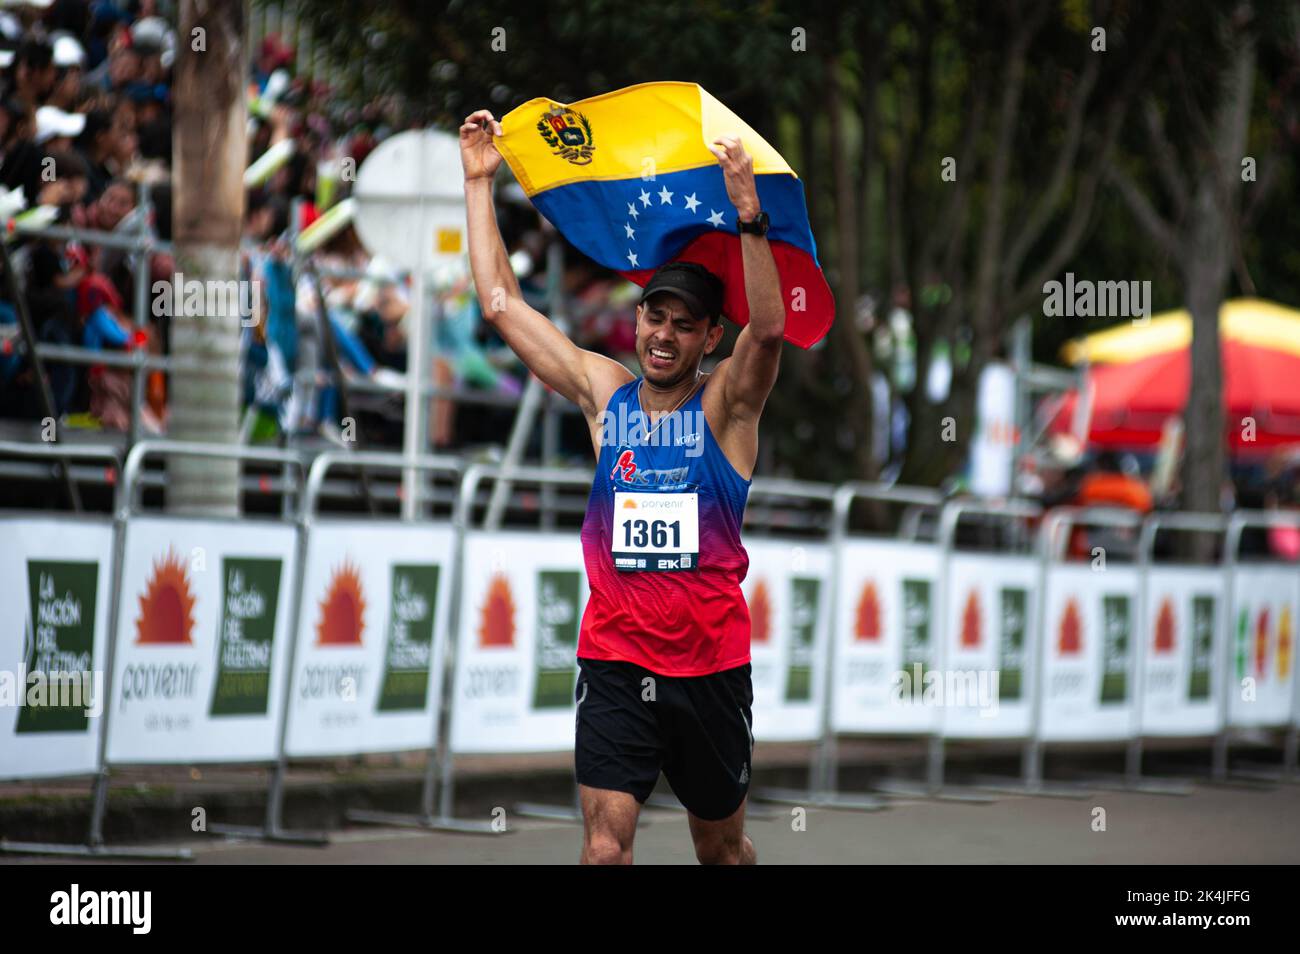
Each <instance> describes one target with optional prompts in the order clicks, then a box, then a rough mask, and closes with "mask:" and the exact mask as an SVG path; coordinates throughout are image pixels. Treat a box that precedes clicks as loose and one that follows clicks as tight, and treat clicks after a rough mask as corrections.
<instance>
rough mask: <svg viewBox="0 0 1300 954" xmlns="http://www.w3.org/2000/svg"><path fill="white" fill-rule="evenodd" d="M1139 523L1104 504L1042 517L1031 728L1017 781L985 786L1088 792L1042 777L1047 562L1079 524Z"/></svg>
mask: <svg viewBox="0 0 1300 954" xmlns="http://www.w3.org/2000/svg"><path fill="white" fill-rule="evenodd" d="M1141 523H1142V518H1141V515H1140V514H1138V513H1135V512H1134V511H1131V510H1118V509H1111V508H1105V507H1100V508H1086V507H1060V508H1057V509H1055V510H1051V511H1049V512H1048V513H1047V515H1046V516H1045V517H1044V519H1043V523H1042V527H1041V530H1040V536H1039V552H1040V559H1041V561H1042V562H1041V567H1040V573H1039V585H1038V607H1037V613H1036V614H1035V615H1036V617H1037V620H1038V625H1037V627H1036V633H1035V636H1034V640H1033V643H1034V653H1033V657H1034V662H1033V669H1034V678H1033V679H1032V681H1031V696H1032V709H1031V716H1030V719H1031V728H1030V734H1029V738H1028V739H1027V740H1026V741H1025V746H1024V752H1023V755H1022V760H1021V769H1022V778H1021V782H1020V784H1019V785H1010V786H1008V785H999V784H996V783H994V784H990V785H988V786H986V787H988V788H990V789H991V790H994V791H1010V792H1013V793H1019V794H1030V795H1042V796H1054V797H1061V798H1083V797H1086V796H1087V795H1088V793H1089V790H1090V787H1088V786H1079V785H1070V784H1051V785H1049V784H1047V783H1046V782H1044V780H1043V753H1044V750H1045V748H1046V746H1047V742H1046V741H1045V739H1044V731H1043V705H1044V695H1045V693H1044V689H1043V686H1044V683H1045V680H1046V656H1047V648H1048V625H1047V624H1048V620H1047V603H1048V600H1047V574H1048V569H1049V567H1050V566H1052V565H1053V564H1055V563H1059V562H1061V561H1062V558H1063V557H1064V555H1065V551H1066V548H1067V547H1068V545H1069V540H1070V532H1071V530H1073V529H1075V528H1082V527H1111V528H1120V529H1127V530H1132V531H1133V532H1134V533H1137V532H1138V531H1139V530H1140V528H1141ZM1092 787H1095V786H1092Z"/></svg>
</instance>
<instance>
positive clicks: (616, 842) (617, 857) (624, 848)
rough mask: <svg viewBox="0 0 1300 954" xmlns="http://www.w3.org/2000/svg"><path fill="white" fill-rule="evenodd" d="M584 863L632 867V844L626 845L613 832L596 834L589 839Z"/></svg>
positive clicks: (584, 853)
mask: <svg viewBox="0 0 1300 954" xmlns="http://www.w3.org/2000/svg"><path fill="white" fill-rule="evenodd" d="M583 863H584V864H589V865H630V864H631V863H632V843H631V842H630V841H629V842H628V843H627V844H626V845H624V844H623V843H622V842H621V841H620V839H619V838H618V836H617V835H615V834H614V833H613V832H594V833H592V834H591V835H590V836H588V838H587V845H586V847H585V849H584V850H583Z"/></svg>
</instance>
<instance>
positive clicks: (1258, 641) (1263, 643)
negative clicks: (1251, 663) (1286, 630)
mask: <svg viewBox="0 0 1300 954" xmlns="http://www.w3.org/2000/svg"><path fill="white" fill-rule="evenodd" d="M1267 672H1268V607H1267V606H1265V607H1264V608H1263V609H1261V610H1260V611H1259V616H1258V617H1256V619H1255V675H1257V676H1263V675H1264V674H1265V673H1267Z"/></svg>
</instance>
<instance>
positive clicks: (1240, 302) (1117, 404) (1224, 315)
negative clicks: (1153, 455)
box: [1049, 298, 1300, 456]
mask: <svg viewBox="0 0 1300 954" xmlns="http://www.w3.org/2000/svg"><path fill="white" fill-rule="evenodd" d="M1219 337H1220V349H1221V353H1222V356H1223V397H1224V410H1225V425H1226V428H1227V434H1226V436H1227V440H1228V447H1229V449H1230V450H1231V452H1232V453H1233V454H1234V455H1238V456H1245V455H1248V454H1251V453H1266V452H1268V451H1271V450H1273V449H1274V448H1277V447H1279V446H1284V445H1292V444H1300V311H1296V310H1294V309H1291V308H1285V307H1283V306H1282V305H1278V304H1276V303H1274V302H1269V301H1263V300H1261V299H1258V298H1237V299H1234V300H1232V301H1227V302H1224V303H1223V305H1222V307H1221V308H1220V309H1219ZM1191 344H1192V317H1191V315H1190V314H1189V313H1188V312H1187V311H1185V310H1180V311H1168V312H1163V313H1161V314H1159V315H1153V316H1152V317H1151V320H1150V321H1149V322H1146V323H1143V324H1127V325H1122V326H1120V327H1116V328H1109V329H1107V330H1106V331H1101V332H1098V333H1096V334H1092V335H1088V336H1087V337H1085V338H1080V339H1077V340H1075V341H1072V342H1070V343H1069V344H1067V345H1066V346H1065V348H1064V349H1063V355H1064V357H1065V359H1066V360H1067V361H1069V362H1070V363H1072V364H1083V363H1086V364H1087V365H1088V371H1087V387H1088V390H1089V396H1090V397H1091V420H1090V422H1089V425H1088V443H1089V444H1090V445H1092V446H1094V447H1108V448H1115V449H1120V448H1123V449H1127V450H1154V449H1155V447H1156V446H1157V445H1158V444H1159V443H1160V437H1161V432H1162V429H1163V427H1164V425H1165V422H1166V421H1167V420H1168V419H1169V418H1170V417H1172V416H1175V415H1181V414H1182V413H1183V409H1184V407H1185V406H1186V404H1187V392H1188V387H1189V385H1190V383H1191V374H1192V369H1191ZM1078 401H1079V395H1078V393H1077V392H1070V393H1069V394H1067V395H1066V397H1065V399H1064V402H1063V403H1062V405H1061V406H1060V407H1059V408H1058V409H1057V411H1056V413H1055V415H1054V416H1053V418H1052V424H1051V426H1050V428H1049V430H1051V431H1052V432H1054V433H1063V432H1067V431H1069V430H1070V424H1071V421H1072V420H1073V419H1074V414H1075V408H1076V405H1077V404H1078ZM1247 418H1249V419H1253V421H1254V427H1253V428H1249V427H1247V424H1248V421H1247ZM1192 426H1195V425H1194V424H1193V425H1192ZM1252 438H1253V439H1252Z"/></svg>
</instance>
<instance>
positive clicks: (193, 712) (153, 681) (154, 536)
mask: <svg viewBox="0 0 1300 954" xmlns="http://www.w3.org/2000/svg"><path fill="white" fill-rule="evenodd" d="M296 549H297V534H296V532H295V530H294V528H293V527H291V526H288V525H285V524H274V523H254V522H253V521H240V522H235V521H224V522H223V521H217V520H183V519H175V518H166V517H135V518H132V519H131V520H130V521H128V522H127V525H126V542H125V556H124V558H123V563H122V604H121V612H120V613H119V614H118V617H119V618H118V628H117V636H116V639H117V643H116V646H117V651H116V655H115V657H114V661H113V684H112V700H111V702H110V711H109V715H110V719H111V721H110V723H109V732H108V759H109V761H110V762H114V763H118V764H127V763H136V764H173V763H179V764H188V763H194V762H255V761H268V760H270V759H273V758H275V757H276V749H277V746H278V744H279V732H278V729H279V725H280V717H281V711H280V710H281V707H282V704H283V701H284V679H285V668H286V666H285V663H286V660H287V658H288V657H287V653H288V646H289V638H290V634H289V618H290V606H289V603H290V599H291V597H292V593H291V592H290V583H291V582H292V579H293V566H294V559H295V556H296Z"/></svg>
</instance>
